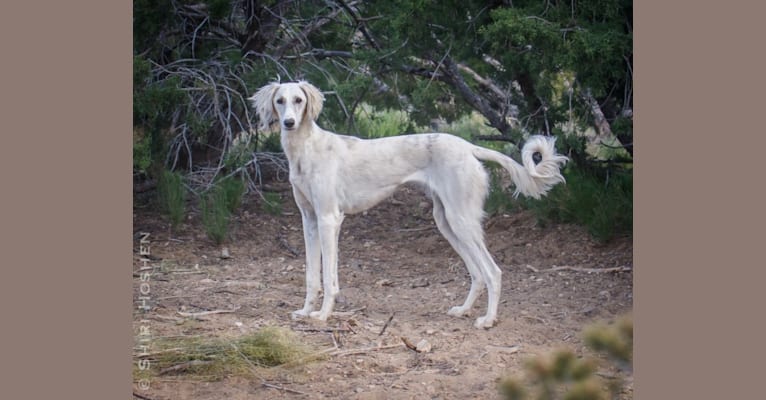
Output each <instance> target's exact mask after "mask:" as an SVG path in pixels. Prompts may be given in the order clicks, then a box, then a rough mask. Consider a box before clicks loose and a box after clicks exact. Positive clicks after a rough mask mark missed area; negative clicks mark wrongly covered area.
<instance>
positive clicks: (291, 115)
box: [250, 81, 324, 131]
mask: <svg viewBox="0 0 766 400" xmlns="http://www.w3.org/2000/svg"><path fill="white" fill-rule="evenodd" d="M250 101H252V102H253V107H254V108H255V111H256V113H257V114H258V117H259V119H260V122H261V129H268V127H269V126H271V124H273V123H274V122H276V121H275V119H276V120H278V121H279V125H280V128H281V129H283V130H287V131H291V130H294V129H297V128H299V127H300V126H301V124H302V123H303V122H304V121H316V119H317V117H318V116H319V113H320V112H321V111H322V104H323V103H324V95H323V94H322V92H320V91H319V89H317V88H316V87H315V86H314V85H312V84H310V83H308V82H306V81H298V82H289V83H279V82H273V83H269V84H268V85H266V86H264V87H262V88H260V89H258V91H257V92H255V94H254V95H253V96H252V97H250Z"/></svg>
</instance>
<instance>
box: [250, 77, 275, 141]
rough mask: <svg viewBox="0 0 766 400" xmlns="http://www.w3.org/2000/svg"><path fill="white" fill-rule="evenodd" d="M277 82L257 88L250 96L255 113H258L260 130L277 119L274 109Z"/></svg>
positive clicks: (267, 127)
mask: <svg viewBox="0 0 766 400" xmlns="http://www.w3.org/2000/svg"><path fill="white" fill-rule="evenodd" d="M279 85H280V83H279V82H272V83H269V84H268V85H266V86H264V87H262V88H260V89H258V91H257V92H255V94H254V95H253V96H252V97H250V98H249V99H248V100H250V101H251V102H252V103H253V108H255V112H256V114H258V119H259V122H260V124H259V126H258V127H259V128H260V129H261V130H267V129H269V127H270V126H271V125H272V124H273V123H274V122H275V121H276V120H277V118H278V115H277V110H276V109H274V101H273V100H274V94H275V93H276V92H277V89H279Z"/></svg>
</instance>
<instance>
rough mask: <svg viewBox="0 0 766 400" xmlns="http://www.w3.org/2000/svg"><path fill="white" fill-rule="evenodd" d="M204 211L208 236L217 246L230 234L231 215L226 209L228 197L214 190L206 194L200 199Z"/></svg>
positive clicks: (204, 222) (204, 221)
mask: <svg viewBox="0 0 766 400" xmlns="http://www.w3.org/2000/svg"><path fill="white" fill-rule="evenodd" d="M200 209H201V211H202V224H203V225H204V226H205V232H206V233H207V236H208V237H209V238H210V239H212V240H213V241H214V242H215V243H216V244H221V243H223V242H224V241H225V240H226V235H228V233H229V223H230V222H231V213H230V212H229V210H228V208H227V207H226V197H225V194H224V193H223V191H221V190H217V189H212V190H210V191H209V192H207V193H204V194H203V195H202V197H201V198H200Z"/></svg>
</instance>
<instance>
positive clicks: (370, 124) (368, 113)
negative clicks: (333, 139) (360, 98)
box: [356, 104, 410, 139]
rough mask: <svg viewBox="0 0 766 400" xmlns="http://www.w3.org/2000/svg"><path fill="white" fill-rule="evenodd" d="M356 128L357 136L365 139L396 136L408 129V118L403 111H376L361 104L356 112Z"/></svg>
mask: <svg viewBox="0 0 766 400" xmlns="http://www.w3.org/2000/svg"><path fill="white" fill-rule="evenodd" d="M356 127H357V129H358V130H359V136H361V137H364V138H367V139H375V138H382V137H389V136H397V135H401V134H403V133H406V132H407V130H408V129H409V128H410V118H409V116H408V115H407V113H406V112H404V111H398V110H384V111H378V110H376V109H375V108H374V107H372V106H370V105H368V104H362V105H361V106H360V107H358V108H357V110H356Z"/></svg>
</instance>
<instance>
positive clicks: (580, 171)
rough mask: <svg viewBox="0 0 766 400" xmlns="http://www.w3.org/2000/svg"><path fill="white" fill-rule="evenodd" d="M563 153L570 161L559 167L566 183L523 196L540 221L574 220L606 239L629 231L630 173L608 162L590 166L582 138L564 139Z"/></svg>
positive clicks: (631, 210)
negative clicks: (542, 193)
mask: <svg viewBox="0 0 766 400" xmlns="http://www.w3.org/2000/svg"><path fill="white" fill-rule="evenodd" d="M563 145H564V146H570V147H569V149H568V150H567V151H563V153H564V154H570V156H572V162H570V164H569V165H568V166H567V167H566V168H565V169H564V170H563V171H562V174H563V175H564V177H565V178H566V184H559V185H556V186H555V187H554V188H553V189H552V190H551V191H550V192H549V193H548V195H547V196H546V197H545V198H543V199H541V200H529V199H525V200H523V201H524V204H525V206H526V207H527V208H529V209H532V210H533V211H534V212H535V213H536V215H537V217H538V221H539V222H540V223H542V224H547V223H550V222H566V223H575V224H578V225H582V226H585V227H586V228H587V229H588V232H589V233H590V234H591V235H592V236H593V237H594V238H595V239H596V240H598V241H601V242H606V241H609V240H610V239H613V238H614V237H617V236H619V235H625V234H631V233H632V231H633V173H632V170H631V169H626V168H622V167H620V166H618V165H614V164H612V163H608V162H607V163H605V164H606V165H604V166H593V165H592V164H591V163H586V162H585V161H583V159H584V158H585V155H584V153H585V150H584V142H583V141H582V140H565V141H564V143H563Z"/></svg>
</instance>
